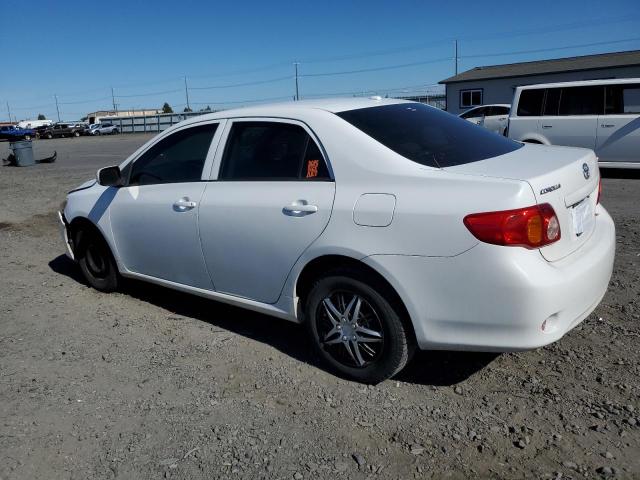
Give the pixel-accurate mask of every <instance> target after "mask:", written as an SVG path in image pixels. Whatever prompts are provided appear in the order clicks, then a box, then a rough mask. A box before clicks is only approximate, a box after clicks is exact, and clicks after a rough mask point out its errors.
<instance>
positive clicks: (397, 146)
mask: <svg viewBox="0 0 640 480" xmlns="http://www.w3.org/2000/svg"><path fill="white" fill-rule="evenodd" d="M336 115H338V116H339V117H340V118H342V119H343V120H346V121H347V122H349V123H350V124H352V125H353V126H355V127H356V128H358V129H360V130H362V131H363V132H364V133H366V134H367V135H369V136H370V137H372V138H373V139H374V140H376V141H378V142H380V143H381V144H382V145H384V146H386V147H387V148H389V149H391V150H393V151H394V152H396V153H398V154H399V155H402V156H403V157H405V158H408V159H409V160H412V161H414V162H417V163H419V164H421V165H426V166H429V167H436V168H445V167H452V166H455V165H464V164H466V163H471V162H477V161H480V160H484V159H486V158H490V157H496V156H498V155H504V154H505V153H509V152H513V151H514V150H517V149H519V148H521V147H522V144H521V143H518V142H514V141H513V140H509V139H508V138H505V137H502V136H499V135H496V134H495V133H493V132H491V131H489V130H486V129H484V128H479V127H477V126H476V125H473V124H472V123H470V122H468V121H466V120H463V119H461V118H458V117H456V116H455V115H451V114H450V113H447V112H443V111H442V110H439V109H437V108H433V107H429V106H427V105H424V104H422V103H399V104H395V105H385V106H380V107H369V108H361V109H358V110H347V111H345V112H339V113H337V114H336Z"/></svg>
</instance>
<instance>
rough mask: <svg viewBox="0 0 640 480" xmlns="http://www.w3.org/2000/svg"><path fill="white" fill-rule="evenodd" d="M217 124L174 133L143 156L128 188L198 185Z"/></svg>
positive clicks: (138, 160) (133, 170) (136, 166)
mask: <svg viewBox="0 0 640 480" xmlns="http://www.w3.org/2000/svg"><path fill="white" fill-rule="evenodd" d="M217 127H218V124H217V123H214V124H210V125H201V126H198V127H191V128H185V129H184V130H180V131H178V132H175V133H172V134H171V135H169V136H168V137H166V138H164V139H162V140H161V141H159V142H158V143H156V144H155V145H154V146H153V147H151V148H150V149H149V150H147V151H146V152H145V153H144V154H142V156H140V157H139V158H138V159H137V160H136V161H135V162H134V163H133V166H132V167H131V176H130V177H129V185H153V184H160V183H182V182H199V181H200V179H201V177H202V168H203V167H204V162H205V160H206V159H207V153H208V152H209V147H210V145H211V140H212V139H213V134H214V133H215V132H216V128H217Z"/></svg>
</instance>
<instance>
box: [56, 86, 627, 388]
mask: <svg viewBox="0 0 640 480" xmlns="http://www.w3.org/2000/svg"><path fill="white" fill-rule="evenodd" d="M599 182H600V175H599V171H598V165H597V162H596V157H595V155H594V153H593V151H591V150H586V149H578V148H559V147H543V146H540V145H526V144H522V143H519V142H514V141H512V140H509V139H507V138H505V137H502V136H498V135H495V134H493V133H491V132H488V131H486V130H485V129H482V128H478V127H477V126H475V125H472V124H470V123H469V122H466V121H464V120H462V119H460V118H457V117H455V116H453V115H450V114H448V113H446V112H442V111H440V110H438V109H436V108H432V107H429V106H427V105H424V104H420V103H412V102H406V101H402V100H392V99H379V98H378V99H363V98H351V99H336V100H322V101H302V102H290V103H285V104H277V105H266V106H260V107H251V108H243V109H238V110H229V111H222V112H217V113H214V114H208V115H202V116H199V117H197V118H194V119H189V120H185V121H183V122H181V123H180V124H178V125H175V126H173V127H171V128H169V129H167V130H165V131H164V132H162V133H160V134H159V135H158V136H156V137H155V138H153V139H152V140H151V141H149V142H147V143H146V144H145V145H144V146H143V147H142V148H140V149H139V150H138V151H137V152H136V153H134V154H133V155H131V156H130V157H129V158H128V159H126V160H125V161H123V162H122V163H121V164H120V165H119V166H112V167H106V168H103V169H101V170H99V171H98V174H97V181H96V180H93V181H89V182H87V183H85V184H83V185H81V186H80V187H78V188H77V189H76V190H73V191H72V192H70V193H69V195H68V197H67V200H66V202H65V204H63V205H62V208H61V212H60V214H59V218H60V226H61V231H62V234H63V237H64V242H65V245H66V249H67V254H68V255H69V256H70V257H71V258H72V259H75V260H76V261H77V262H78V263H79V267H80V270H81V271H82V273H83V275H84V277H85V278H86V280H87V282H88V283H89V284H90V285H92V286H93V287H95V288H97V289H99V290H102V291H105V292H110V291H113V290H115V289H117V287H118V285H119V282H120V277H130V278H137V279H141V280H145V281H149V282H153V283H156V284H159V285H164V286H166V287H169V288H174V289H178V290H181V291H184V292H190V293H193V294H196V295H200V296H204V297H207V298H210V299H214V300H219V301H222V302H226V303H230V304H233V305H239V306H243V307H245V308H248V309H250V310H255V311H258V312H263V313H265V314H269V315H273V316H276V317H281V318H284V319H287V320H291V321H294V322H302V323H304V324H305V325H306V326H307V329H308V331H309V334H310V336H311V339H312V341H313V344H314V345H315V348H316V350H317V352H318V353H319V355H320V356H321V357H322V358H323V359H324V360H325V361H326V362H327V364H328V365H330V366H331V367H333V368H334V369H336V370H337V371H339V372H340V373H341V374H343V375H348V376H350V377H352V378H354V379H357V380H360V381H363V382H378V381H381V380H383V379H385V378H388V377H390V376H392V375H394V374H395V373H396V372H398V371H399V370H400V369H402V368H403V367H404V365H405V364H406V363H407V361H408V360H409V358H410V357H411V354H412V352H413V351H414V350H415V349H416V348H421V349H454V350H455V349H461V350H491V351H504V350H521V349H531V348H537V347H540V346H542V345H546V344H548V343H551V342H554V341H556V340H558V339H560V338H561V337H562V336H563V335H564V334H565V333H567V332H568V331H569V330H571V329H572V328H574V327H575V326H576V325H578V324H579V323H580V322H581V321H582V320H583V319H584V318H585V317H587V316H588V315H589V314H590V312H591V311H593V309H594V308H595V307H596V306H597V305H598V303H599V302H600V300H601V299H602V297H603V295H604V294H605V291H606V289H607V285H608V282H609V279H610V276H611V272H612V268H613V260H614V249H615V229H614V224H613V221H612V220H611V217H610V216H609V214H608V213H607V211H606V210H605V209H604V208H603V207H602V205H600V203H599V191H600V190H599V185H600V183H599Z"/></svg>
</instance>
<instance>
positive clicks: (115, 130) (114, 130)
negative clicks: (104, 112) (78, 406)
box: [111, 128, 120, 135]
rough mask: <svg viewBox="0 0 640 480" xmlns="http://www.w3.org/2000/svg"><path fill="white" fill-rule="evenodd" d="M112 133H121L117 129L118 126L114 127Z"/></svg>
mask: <svg viewBox="0 0 640 480" xmlns="http://www.w3.org/2000/svg"><path fill="white" fill-rule="evenodd" d="M111 133H113V134H114V135H117V134H118V133H120V132H119V131H118V129H117V128H114V129H113V132H111Z"/></svg>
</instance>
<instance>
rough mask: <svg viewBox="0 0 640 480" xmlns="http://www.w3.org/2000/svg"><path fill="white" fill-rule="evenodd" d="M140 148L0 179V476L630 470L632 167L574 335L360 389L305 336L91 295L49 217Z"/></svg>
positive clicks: (74, 149) (638, 470) (464, 356)
mask: <svg viewBox="0 0 640 480" xmlns="http://www.w3.org/2000/svg"><path fill="white" fill-rule="evenodd" d="M148 138H150V137H149V136H146V135H129V136H124V135H123V136H118V137H108V138H107V137H103V138H79V139H60V140H49V141H47V140H41V141H36V142H34V144H35V152H36V157H44V156H47V155H49V154H51V153H52V152H53V150H56V151H57V152H58V162H57V163H55V164H53V165H38V166H35V167H30V168H12V167H5V168H1V169H0V245H1V246H2V248H1V250H0V272H1V275H0V291H1V292H2V294H1V295H0V478H1V479H4V480H6V479H33V478H62V479H81V478H82V479H109V478H136V479H141V478H180V479H192V478H279V479H296V480H299V479H305V478H314V479H322V478H330V479H339V478H345V479H346V478H356V479H358V478H403V479H404V478H425V477H435V478H473V477H480V478H535V479H540V478H553V479H559V478H563V479H566V478H573V479H582V478H598V477H603V478H609V477H611V478H639V477H640V455H639V452H640V401H639V398H640V388H639V380H638V378H639V374H640V369H639V366H640V349H639V348H638V338H639V337H640V328H639V326H638V323H639V322H638V321H639V320H640V300H639V293H640V269H639V268H638V266H639V265H640V224H639V223H638V219H639V218H640V179H639V178H638V176H637V175H632V174H628V173H625V172H622V173H617V174H616V177H619V178H614V177H610V178H606V179H605V180H604V181H603V186H604V194H603V200H602V201H603V203H604V205H605V206H606V207H607V208H608V209H609V211H610V212H611V214H612V215H613V217H614V219H615V222H616V226H617V229H618V230H617V241H618V244H617V247H618V248H617V258H616V265H615V269H614V274H613V279H612V282H611V285H610V288H609V292H608V293H607V295H606V297H605V298H604V301H603V302H602V304H601V305H600V306H599V307H598V308H597V309H596V311H595V312H594V313H593V314H592V315H591V316H589V318H588V319H587V320H586V321H585V322H584V323H583V324H582V325H581V326H579V327H578V328H576V329H575V330H573V331H572V332H570V333H569V334H568V335H567V336H566V337H565V338H564V339H562V340H561V341H560V342H558V343H556V344H554V345H551V346H549V347H546V348H542V349H539V350H535V351H531V352H525V353H515V354H502V355H494V354H475V353H455V352H435V353H433V352H431V353H429V352H421V353H419V354H418V355H416V357H415V359H414V361H413V362H412V364H411V365H410V366H409V368H408V369H407V370H406V371H404V372H403V373H402V374H400V376H398V377H397V378H395V379H393V380H390V381H387V382H384V383H382V384H380V385H378V386H375V387H372V386H363V385H360V384H357V383H353V382H349V381H346V380H342V379H340V378H337V377H335V376H334V375H332V374H330V373H328V372H326V371H325V370H323V368H322V367H321V366H320V365H319V364H318V361H317V359H316V358H314V357H313V356H312V355H311V354H310V353H309V352H310V351H311V349H310V348H309V347H310V345H309V343H308V342H307V340H306V337H305V334H304V331H303V329H302V328H301V327H299V326H296V325H293V324H290V323H287V322H284V321H280V320H277V319H273V318H270V317H266V316H263V315H259V314H256V313H252V312H248V311H244V310H241V309H237V308H233V307H230V306H226V305H223V304H219V303H216V302H212V301H206V300H204V299H200V298H197V297H191V296H188V295H184V294H181V293H177V292H173V291H170V290H166V289H163V288H160V287H155V286H149V285H144V284H141V283H136V282H129V283H127V284H126V286H125V288H124V289H123V291H122V292H121V293H116V294H111V295H105V294H101V293H99V292H97V291H95V290H92V289H90V288H88V287H87V286H86V284H85V283H84V282H83V280H82V279H81V277H80V276H79V272H78V270H77V268H76V267H75V265H74V264H73V263H71V262H69V261H68V260H67V259H66V258H65V257H64V256H62V251H63V250H62V244H61V242H60V240H59V237H58V230H57V226H56V221H55V211H56V210H57V208H58V204H59V203H60V201H62V200H63V198H64V195H65V192H66V191H68V190H69V189H71V188H73V187H74V186H76V185H78V184H79V183H81V182H82V181H83V180H85V179H86V178H88V177H91V176H93V175H94V174H95V170H96V169H97V168H98V167H100V166H104V165H109V164H115V163H118V162H119V161H120V159H122V158H124V156H125V155H126V154H128V153H130V152H132V151H133V150H135V149H136V148H137V147H138V146H139V145H140V144H142V143H143V142H144V141H146V140H147V139H148ZM7 147H8V145H7V144H6V143H3V144H0V158H3V157H5V156H6V153H7Z"/></svg>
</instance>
